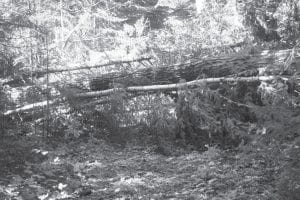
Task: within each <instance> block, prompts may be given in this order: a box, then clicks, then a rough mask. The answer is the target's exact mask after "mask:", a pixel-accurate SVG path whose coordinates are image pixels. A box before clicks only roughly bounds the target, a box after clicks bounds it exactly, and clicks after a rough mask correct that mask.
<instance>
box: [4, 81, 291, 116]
mask: <svg viewBox="0 0 300 200" xmlns="http://www.w3.org/2000/svg"><path fill="white" fill-rule="evenodd" d="M275 79H283V80H287V78H284V77H280V76H254V77H227V78H226V77H220V78H205V79H198V80H194V81H189V82H182V83H175V84H167V85H148V86H132V87H127V88H113V89H107V90H103V91H92V92H85V93H79V94H73V96H70V94H69V96H68V98H71V99H72V98H93V97H104V96H108V95H111V94H113V93H116V92H123V91H126V92H128V93H138V92H141V93H145V92H155V91H168V90H178V89H184V88H187V87H201V85H203V84H210V83H221V82H224V83H225V82H256V81H271V80H275ZM58 102H59V99H56V100H52V101H49V104H48V105H49V106H53V105H55V104H57V103H58ZM103 102H104V103H105V102H108V101H107V100H104V101H103ZM103 102H102V101H101V103H103ZM87 105H88V104H87ZM45 106H47V101H43V102H37V103H33V104H29V105H25V106H23V107H20V108H17V109H13V110H8V111H6V112H4V113H3V115H5V116H8V115H11V114H15V113H20V112H26V111H31V110H34V109H39V108H43V107H45Z"/></svg>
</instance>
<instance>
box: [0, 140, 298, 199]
mask: <svg viewBox="0 0 300 200" xmlns="http://www.w3.org/2000/svg"><path fill="white" fill-rule="evenodd" d="M39 141H40V142H39ZM42 141H43V140H42V139H41V138H32V139H29V138H28V137H27V138H25V139H23V140H22V141H17V140H15V139H12V138H3V139H2V141H1V146H0V149H1V150H0V154H1V160H0V164H1V170H0V173H1V174H0V177H1V178H0V199H20V200H22V199H23V200H34V199H44V200H56V199H78V200H79V199H82V200H84V199H86V200H100V199H213V200H224V199H228V200H235V199H236V200H238V199H239V200H240V199H263V200H264V199H295V198H294V197H297V195H298V194H299V178H297V175H299V162H298V161H299V156H298V155H299V140H294V141H293V142H290V143H289V144H286V146H283V145H281V146H278V144H275V143H273V144H270V145H269V146H266V147H264V148H262V147H261V145H259V143H252V144H248V145H244V146H240V147H239V148H236V149H232V150H226V151H225V150H220V149H218V148H217V147H208V150H207V151H205V152H203V153H200V152H196V151H194V152H193V151H189V152H187V151H185V152H184V151H182V152H181V154H177V155H176V156H174V155H171V156H165V155H162V154H158V153H157V152H156V149H155V148H154V147H153V148H151V147H140V146H129V145H128V146H126V147H125V148H123V149H120V148H116V147H113V146H111V145H109V144H108V143H106V142H104V141H102V140H97V139H92V138H90V139H85V140H77V141H73V142H68V143H64V142H60V143H59V142H56V143H55V145H53V142H52V143H45V142H42ZM276 147H277V148H276ZM3 166H4V167H3ZM297 166H298V168H297ZM298 177H300V176H298ZM283 196H284V198H283ZM298 196H299V195H298Z"/></svg>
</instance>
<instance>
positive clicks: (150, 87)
mask: <svg viewBox="0 0 300 200" xmlns="http://www.w3.org/2000/svg"><path fill="white" fill-rule="evenodd" d="M276 78H283V77H279V76H253V77H219V78H205V79H197V80H193V81H189V82H183V83H182V82H181V83H173V84H166V85H146V86H131V87H125V88H112V89H107V90H102V91H92V92H86V93H79V94H75V95H74V97H77V98H88V97H102V96H107V95H110V94H113V93H115V92H122V91H126V92H129V93H135V92H153V91H166V90H178V89H181V88H186V87H191V86H201V84H209V83H220V82H256V81H270V80H274V79H276ZM283 79H285V78H283Z"/></svg>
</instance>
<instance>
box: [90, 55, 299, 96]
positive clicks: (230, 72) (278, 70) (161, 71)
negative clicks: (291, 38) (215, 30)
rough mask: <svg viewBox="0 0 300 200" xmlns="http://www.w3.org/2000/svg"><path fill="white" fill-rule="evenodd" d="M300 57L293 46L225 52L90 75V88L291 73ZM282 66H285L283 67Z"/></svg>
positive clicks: (96, 89) (104, 88)
mask: <svg viewBox="0 0 300 200" xmlns="http://www.w3.org/2000/svg"><path fill="white" fill-rule="evenodd" d="M299 66H300V56H299V55H298V54H297V51H295V49H289V50H280V51H261V52H259V53H255V54H247V53H246V54H238V55H227V56H223V57H217V58H205V59H201V60H198V61H195V62H190V63H185V64H177V65H171V66H165V67H159V68H154V67H152V68H144V69H140V70H137V71H136V72H133V73H124V72H121V73H109V74H103V75H101V76H99V77H96V78H93V79H92V80H91V81H90V88H91V90H93V91H100V90H107V89H110V88H113V87H114V84H115V83H118V84H122V85H124V86H126V87H128V86H141V85H142V86H145V85H161V84H173V83H178V82H179V81H180V80H185V81H187V82H189V81H193V80H196V79H198V78H207V77H209V78H217V77H226V76H239V77H248V76H256V75H258V74H259V72H260V69H264V72H263V75H278V74H282V73H286V74H292V73H294V71H295V70H297V67H298V70H299ZM285 68H287V69H286V70H285Z"/></svg>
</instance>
